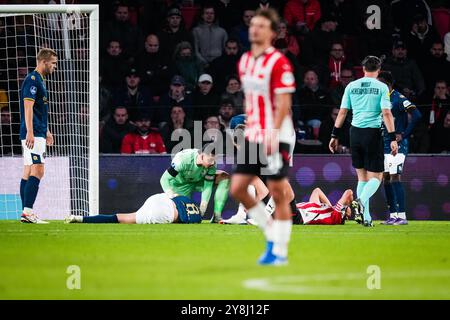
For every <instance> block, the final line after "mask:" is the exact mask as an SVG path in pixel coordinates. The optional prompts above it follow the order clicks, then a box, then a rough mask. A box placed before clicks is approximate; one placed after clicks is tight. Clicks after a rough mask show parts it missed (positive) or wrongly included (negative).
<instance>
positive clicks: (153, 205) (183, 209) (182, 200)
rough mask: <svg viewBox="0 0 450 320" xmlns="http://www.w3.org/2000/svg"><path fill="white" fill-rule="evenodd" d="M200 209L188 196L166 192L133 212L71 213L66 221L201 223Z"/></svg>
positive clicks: (157, 195) (154, 196) (149, 199)
mask: <svg viewBox="0 0 450 320" xmlns="http://www.w3.org/2000/svg"><path fill="white" fill-rule="evenodd" d="M201 221H202V216H201V214H200V209H199V208H198V207H197V205H196V204H195V203H194V202H193V201H192V200H191V199H189V198H188V197H184V196H177V197H173V198H170V197H169V195H167V194H166V193H158V194H155V195H153V196H151V197H149V198H148V199H147V200H146V201H145V203H144V205H143V206H142V207H141V208H140V209H139V210H138V211H136V212H133V213H118V214H113V215H104V214H100V215H97V216H92V217H83V216H75V215H70V216H68V217H67V218H66V220H65V222H66V223H126V224H134V223H137V224H163V223H200V222H201Z"/></svg>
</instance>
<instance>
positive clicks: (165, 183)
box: [160, 149, 217, 202]
mask: <svg viewBox="0 0 450 320" xmlns="http://www.w3.org/2000/svg"><path fill="white" fill-rule="evenodd" d="M199 154H200V151H199V150H198V149H186V150H183V151H180V152H178V153H177V154H176V155H175V157H174V158H173V160H172V163H171V165H170V167H169V168H168V169H167V170H166V171H165V172H164V174H163V175H162V177H161V181H160V182H161V187H162V188H163V190H164V192H166V193H176V194H178V195H182V196H186V197H191V195H192V192H194V191H197V192H201V193H202V201H206V202H209V199H210V197H211V193H212V189H213V186H214V179H215V175H216V170H217V167H216V165H213V166H211V167H209V168H205V167H203V166H199V165H197V156H198V155H199Z"/></svg>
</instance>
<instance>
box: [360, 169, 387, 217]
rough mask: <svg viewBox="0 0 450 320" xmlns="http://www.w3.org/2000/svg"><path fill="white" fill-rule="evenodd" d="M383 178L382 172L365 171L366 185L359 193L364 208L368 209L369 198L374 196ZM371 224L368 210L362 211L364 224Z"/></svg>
mask: <svg viewBox="0 0 450 320" xmlns="http://www.w3.org/2000/svg"><path fill="white" fill-rule="evenodd" d="M382 178H383V173H382V172H371V171H367V183H366V185H365V186H364V189H363V190H362V192H361V196H360V197H359V199H360V201H361V203H362V205H363V207H364V208H368V207H369V202H370V198H371V197H372V196H373V195H374V194H375V192H376V191H377V190H378V188H379V187H380V184H381V180H382ZM366 222H367V223H368V224H371V223H372V217H371V215H370V213H369V212H368V210H366V209H364V223H365V224H366Z"/></svg>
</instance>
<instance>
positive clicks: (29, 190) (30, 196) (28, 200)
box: [23, 176, 41, 214]
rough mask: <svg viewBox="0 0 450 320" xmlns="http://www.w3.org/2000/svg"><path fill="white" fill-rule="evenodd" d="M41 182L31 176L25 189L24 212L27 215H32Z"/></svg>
mask: <svg viewBox="0 0 450 320" xmlns="http://www.w3.org/2000/svg"><path fill="white" fill-rule="evenodd" d="M40 182H41V180H39V179H38V178H36V177H35V176H30V177H29V178H28V181H27V183H26V186H25V188H24V204H23V206H24V209H23V210H24V212H25V213H27V214H30V213H32V210H33V205H34V202H35V201H36V197H37V194H38V191H39V183H40Z"/></svg>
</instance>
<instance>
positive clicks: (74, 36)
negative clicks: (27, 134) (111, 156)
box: [0, 4, 99, 219]
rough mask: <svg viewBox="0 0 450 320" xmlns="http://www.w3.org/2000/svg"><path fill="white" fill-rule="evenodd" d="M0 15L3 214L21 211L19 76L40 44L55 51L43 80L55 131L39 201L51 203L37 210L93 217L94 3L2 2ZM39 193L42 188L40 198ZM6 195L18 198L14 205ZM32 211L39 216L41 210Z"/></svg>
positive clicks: (0, 185) (96, 112) (29, 65)
mask: <svg viewBox="0 0 450 320" xmlns="http://www.w3.org/2000/svg"><path fill="white" fill-rule="evenodd" d="M0 19H1V20H2V24H3V26H1V25H0V28H1V27H3V28H4V30H3V32H0V41H3V42H4V43H5V44H6V47H5V50H4V53H5V54H6V56H3V57H2V55H3V54H0V63H1V66H0V69H2V71H1V72H2V73H1V74H2V78H0V81H1V83H0V90H2V86H3V91H6V92H5V93H6V95H7V103H6V105H5V104H3V105H0V107H1V109H2V110H3V108H8V110H7V111H9V113H10V114H9V116H10V117H11V119H12V120H11V122H10V124H9V127H10V130H9V129H8V125H6V124H5V125H4V123H2V130H3V131H0V135H1V137H2V141H11V148H10V149H5V146H2V148H1V151H0V152H1V154H0V166H1V169H2V172H5V171H6V170H8V174H6V175H5V179H3V178H2V179H0V219H11V218H17V211H18V210H19V211H20V209H21V208H20V209H18V208H17V207H18V204H17V196H18V193H19V182H20V176H19V177H18V178H17V175H18V173H17V168H16V166H18V165H20V166H22V165H23V164H22V162H21V161H22V159H21V154H18V151H17V150H20V145H19V146H17V144H18V142H17V140H18V139H17V136H14V135H17V134H18V132H16V131H17V122H19V121H20V119H19V117H18V105H19V90H20V85H21V81H23V77H24V74H25V75H26V73H28V72H31V71H32V70H33V68H34V67H35V66H36V62H35V57H36V54H37V52H38V51H39V49H40V48H42V47H50V48H52V49H54V50H56V51H57V54H58V65H57V69H56V71H55V72H54V73H53V74H52V75H49V76H48V77H47V79H45V84H46V87H47V90H48V95H49V99H48V100H49V129H50V131H52V132H53V133H54V136H55V146H52V147H48V148H47V158H46V173H45V176H44V178H43V182H44V183H43V184H41V188H40V189H41V190H40V192H39V194H38V199H37V200H36V204H38V202H39V201H41V202H42V201H48V202H51V204H48V203H47V204H44V205H41V207H42V208H43V209H42V211H45V212H48V214H42V218H44V219H62V218H64V215H65V214H67V213H72V214H77V215H96V214H98V208H99V172H98V170H99V168H98V167H99V107H98V106H99V72H98V66H99V7H98V5H65V4H51V5H0ZM2 37H3V38H4V39H3V40H2ZM0 50H1V48H0ZM25 70H26V71H25ZM5 75H6V79H4V78H5ZM0 103H1V101H0ZM5 113H7V112H5ZM2 114H3V112H2ZM14 117H15V119H14ZM2 119H3V118H2ZM13 119H14V120H13ZM5 121H6V120H5ZM14 121H15V123H14ZM6 131H7V132H6ZM8 135H10V136H9V137H8ZM4 139H6V140H4ZM8 139H9V140H8ZM19 143H20V142H19ZM17 147H19V148H17ZM5 150H8V153H6V151H5ZM47 163H48V164H47ZM12 166H14V168H13V167H12ZM21 171H22V169H21V168H20V172H21ZM51 171H53V172H51ZM9 180H10V181H9ZM46 180H48V181H46ZM46 186H48V188H46ZM43 189H47V190H43ZM42 193H44V194H45V193H47V194H46V195H45V196H43V197H42V199H40V198H41V196H42ZM11 199H15V203H16V204H15V205H14V204H13V203H14V201H13V200H11ZM8 201H12V202H10V203H8ZM61 208H63V209H61ZM2 211H3V212H2ZM14 211H15V212H14ZM37 213H38V214H39V215H41V212H39V209H38V210H37Z"/></svg>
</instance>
